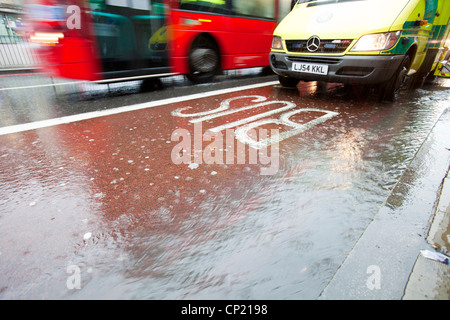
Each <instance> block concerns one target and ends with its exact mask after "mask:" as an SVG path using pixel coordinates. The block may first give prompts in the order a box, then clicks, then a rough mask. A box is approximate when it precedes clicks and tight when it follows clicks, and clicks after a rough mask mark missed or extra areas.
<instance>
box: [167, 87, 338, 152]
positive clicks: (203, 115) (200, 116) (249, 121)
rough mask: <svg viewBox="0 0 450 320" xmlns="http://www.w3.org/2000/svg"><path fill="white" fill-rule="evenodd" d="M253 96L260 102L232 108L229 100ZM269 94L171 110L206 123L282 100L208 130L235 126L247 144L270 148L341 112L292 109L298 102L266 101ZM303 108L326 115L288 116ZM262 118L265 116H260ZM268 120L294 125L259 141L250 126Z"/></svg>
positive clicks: (214, 130)
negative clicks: (199, 108)
mask: <svg viewBox="0 0 450 320" xmlns="http://www.w3.org/2000/svg"><path fill="white" fill-rule="evenodd" d="M250 98H252V100H251V102H259V103H257V104H253V105H246V106H244V107H240V108H236V109H230V103H231V102H232V101H235V100H242V99H250ZM266 100H267V98H266V97H263V96H257V95H254V96H240V97H234V98H230V99H226V100H223V101H222V102H221V103H220V106H219V107H218V108H216V109H213V110H209V111H202V112H197V113H189V114H188V113H183V111H185V110H188V109H191V107H185V108H180V109H176V110H174V111H172V115H173V116H174V117H182V118H188V117H191V118H194V119H191V120H189V122H190V123H194V124H198V123H200V124H201V123H203V121H209V120H212V119H216V118H221V117H225V116H227V115H230V114H233V113H238V112H241V111H246V110H250V109H254V108H259V107H263V106H267V105H273V104H283V105H284V106H283V107H280V108H277V109H272V110H270V111H266V112H262V113H259V114H256V115H253V116H249V117H246V118H242V119H239V120H236V121H233V122H230V123H226V124H223V125H220V126H217V127H214V128H209V129H208V131H210V132H213V133H219V132H221V131H223V130H227V129H231V128H236V129H235V136H236V139H237V140H239V141H241V142H242V143H244V144H247V145H249V146H251V147H252V148H254V149H263V148H267V147H268V146H270V145H272V144H278V143H279V142H280V141H282V140H285V139H288V138H290V137H292V136H295V135H298V134H300V133H302V132H304V131H306V130H309V129H311V128H313V127H315V126H316V125H318V124H321V123H323V122H325V121H327V120H329V119H331V118H333V117H335V116H337V115H338V114H339V113H338V112H334V111H328V110H322V109H316V108H302V109H299V110H291V109H294V108H295V107H297V105H296V104H295V103H292V102H288V101H280V100H272V101H266ZM281 112H283V113H282V114H281V115H279V116H278V118H276V119H274V118H271V119H263V118H266V117H268V116H272V115H275V114H277V113H281ZM301 112H317V113H324V115H322V116H320V117H318V118H315V119H313V120H310V121H308V122H307V123H304V124H300V123H296V122H293V121H291V120H290V119H289V118H290V117H291V116H293V115H295V114H298V113H301ZM261 119H262V120H261ZM266 124H276V125H285V126H288V127H292V129H291V130H288V131H285V132H283V133H281V134H280V133H277V134H276V135H274V136H272V137H270V138H267V139H262V140H260V141H255V140H253V139H252V138H250V137H249V136H248V134H247V133H248V131H250V130H251V129H254V128H257V127H260V126H263V125H266Z"/></svg>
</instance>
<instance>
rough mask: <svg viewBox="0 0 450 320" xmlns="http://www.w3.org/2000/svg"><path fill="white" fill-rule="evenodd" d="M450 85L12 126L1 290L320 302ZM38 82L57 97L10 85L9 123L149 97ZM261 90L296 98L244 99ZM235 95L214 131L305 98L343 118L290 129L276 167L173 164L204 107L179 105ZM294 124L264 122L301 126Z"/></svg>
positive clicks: (4, 152) (3, 193)
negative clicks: (70, 90) (394, 97)
mask: <svg viewBox="0 0 450 320" xmlns="http://www.w3.org/2000/svg"><path fill="white" fill-rule="evenodd" d="M271 80H273V79H271ZM233 85H234V84H233ZM449 87H450V82H448V81H447V82H445V81H443V82H441V83H440V84H439V85H437V86H435V87H431V88H424V89H419V90H416V91H415V92H413V93H408V94H405V95H404V96H402V97H400V99H399V101H397V102H395V103H392V104H386V103H377V102H374V101H372V100H371V99H359V98H358V97H357V96H353V95H350V96H349V94H348V93H346V92H345V90H343V88H342V87H339V86H338V87H336V88H334V87H333V86H332V85H330V87H329V88H328V89H327V90H326V91H325V92H323V93H320V90H318V89H317V86H316V85H315V83H314V84H313V83H308V84H301V85H300V87H299V88H298V90H287V89H283V88H281V87H280V86H279V85H273V84H270V85H265V86H261V87H255V88H253V89H247V90H241V91H237V90H236V91H233V92H230V93H223V94H217V95H214V96H210V97H208V96H207V94H206V93H205V97H204V98H196V99H192V100H189V101H180V102H175V103H170V104H167V105H163V106H160V107H152V108H144V109H140V110H135V111H132V112H126V113H120V114H111V115H108V116H102V117H97V118H92V119H86V120H83V121H77V122H72V123H68V124H61V125H57V126H49V127H45V128H41V129H37V130H29V131H25V132H20V133H11V134H5V135H2V136H0V159H1V162H0V179H1V181H2V183H1V185H0V234H1V235H2V236H1V239H2V241H1V244H0V271H1V273H0V274H1V276H0V280H1V281H0V284H1V287H0V298H3V299H9V298H63V299H72V298H73V299H78V298H83V299H98V298H113V299H135V298H138V299H315V298H317V297H318V296H319V295H320V293H321V291H322V290H323V289H324V287H325V286H326V285H327V283H328V281H329V280H330V278H331V277H332V276H333V274H334V273H335V272H336V270H337V269H338V268H339V266H340V264H341V263H342V262H343V260H344V259H345V257H346V254H347V253H348V252H349V251H350V250H351V248H352V247H353V246H354V244H355V242H356V241H357V240H358V238H359V237H360V235H361V234H362V233H363V231H364V230H365V228H366V227H367V225H368V224H369V222H370V221H371V219H372V218H373V217H374V215H375V214H376V213H377V211H378V209H379V207H380V206H381V205H382V204H383V202H384V200H385V199H386V197H387V196H388V195H389V192H390V190H392V188H393V186H394V185H395V184H396V182H397V181H398V179H399V177H400V176H401V174H402V173H403V172H404V170H405V168H406V167H407V166H408V163H409V162H410V161H411V159H412V158H413V157H414V154H415V153H416V152H417V150H418V149H419V147H420V145H421V143H422V142H423V141H424V139H425V138H426V137H427V135H428V133H429V131H430V129H431V128H432V127H433V125H434V123H435V121H436V120H437V119H438V117H439V116H440V115H441V113H442V111H443V110H444V109H445V108H446V107H448V99H449V94H450V91H449ZM36 90H41V91H39V92H45V94H42V95H40V97H41V100H38V101H34V100H33V102H32V101H26V102H22V108H25V107H27V108H29V112H28V113H27V112H22V111H23V110H22V111H21V110H16V111H14V110H12V109H11V106H12V104H11V103H10V102H11V99H19V98H18V96H17V95H18V94H19V93H18V92H16V93H11V92H9V91H2V92H0V96H1V112H2V119H3V120H2V126H3V127H6V126H8V125H12V124H17V123H23V122H31V121H39V120H43V119H49V118H53V117H63V116H67V115H71V114H76V113H77V112H80V110H78V111H75V109H76V108H78V107H79V106H80V107H81V109H83V108H86V106H87V103H90V104H96V105H97V104H98V106H99V108H102V109H107V108H106V107H105V108H103V105H108V107H109V108H114V107H119V106H125V105H134V104H137V103H142V102H144V100H146V99H148V98H149V94H139V93H138V92H135V93H134V94H132V95H118V96H116V97H114V96H113V97H109V98H107V99H99V100H94V99H84V100H83V99H82V98H80V99H79V100H78V101H77V100H76V99H72V98H71V99H65V100H64V101H59V102H58V99H52V98H49V96H50V95H51V92H48V91H46V90H53V88H47V89H45V90H44V89H42V88H41V89H36ZM42 90H44V91H42ZM171 90H172V89H171ZM173 90H174V91H170V93H172V92H175V89H173ZM179 90H183V88H179ZM191 90H192V89H191ZM163 91H164V90H163ZM187 91H189V89H188V90H187ZM22 94H23V92H22ZM164 94H165V93H163V92H161V93H155V98H153V99H154V100H155V101H156V100H160V99H164V98H165V97H163V96H159V95H164ZM14 95H16V96H14ZM37 96H39V95H37ZM242 97H244V98H242ZM245 97H247V98H245ZM249 97H253V98H249ZM255 97H263V98H264V99H265V100H264V101H278V102H279V101H281V102H283V103H284V104H283V103H279V104H277V105H269V104H266V105H264V106H261V107H258V108H246V107H247V106H249V105H251V104H257V103H258V101H256V102H255V101H252V100H251V99H256V98H255ZM235 98H236V99H235ZM238 98H239V99H238ZM30 99H34V95H33V98H32V97H30ZM227 99H233V100H232V102H231V103H230V104H229V109H226V110H225V109H220V110H218V112H225V111H227V112H226V113H224V114H223V115H222V116H221V117H216V118H209V119H206V120H204V121H202V122H201V123H202V129H201V130H202V132H201V133H202V134H203V133H204V132H206V131H207V130H208V129H211V128H217V127H220V126H226V124H229V123H236V122H237V121H241V120H242V119H249V118H250V117H253V118H251V119H252V121H256V120H261V119H278V118H277V117H279V115H281V114H282V113H283V112H287V111H295V110H300V109H304V108H308V109H312V110H316V109H319V110H322V111H323V110H325V111H327V112H332V113H333V115H335V116H333V117H330V118H329V119H326V121H323V122H321V123H318V124H317V125H314V126H311V127H308V129H307V130H304V131H300V132H298V133H296V134H295V135H293V136H290V137H289V138H287V139H285V140H282V141H281V142H280V144H279V159H277V161H278V168H277V171H276V173H275V174H271V175H262V174H261V170H260V169H261V166H263V165H262V164H261V163H260V162H254V163H250V162H249V158H246V160H245V161H241V163H238V161H237V157H238V155H237V154H233V155H232V156H233V159H234V160H233V161H229V162H226V161H223V163H217V162H215V163H211V162H210V163H208V162H207V161H203V163H200V164H199V165H192V164H188V163H183V162H182V163H179V164H175V163H174V161H173V150H174V148H175V147H176V146H177V144H179V140H178V141H177V140H175V139H173V133H174V131H176V130H180V129H183V130H185V131H182V132H189V133H190V134H191V135H192V137H193V136H194V130H195V124H194V123H193V122H192V121H191V120H192V119H193V118H194V117H180V116H176V114H177V113H176V110H184V111H183V112H184V113H185V114H197V116H198V117H199V116H205V115H207V114H211V110H214V109H217V108H220V106H221V103H222V102H223V101H226V100H227ZM15 101H17V100H15ZM262 101H263V99H262V98H261V99H260V100H259V102H262ZM32 103H35V104H36V109H34V110H35V111H36V114H33V108H31V105H32ZM116 104H117V105H116ZM60 106H69V107H70V110H69V111H67V110H64V109H62V108H61V107H60ZM283 106H284V107H286V106H288V107H289V108H288V109H286V110H284V109H283V110H281V109H280V112H278V113H273V112H272V111H273V110H274V108H282V107H283ZM187 107H190V108H189V109H186V108H187ZM230 110H231V111H232V112H230ZM237 110H238V111H237ZM91 111H92V110H91ZM174 112H175V116H174ZM179 112H181V111H179ZM314 112H316V113H314ZM314 112H312V111H311V112H296V113H295V112H292V114H290V118H289V120H290V121H291V122H292V123H295V124H307V123H308V122H311V121H313V120H314V119H317V118H318V117H320V116H321V115H322V114H317V111H314ZM262 113H267V114H265V116H264V117H260V115H261V114H262ZM4 115H8V116H9V119H10V124H9V123H8V120H7V119H8V118H7V117H6V116H4ZM15 115H20V117H22V118H23V121H22V122H21V120H20V117H17V118H15V117H14V116H15ZM178 115H179V114H178ZM13 118H15V119H13ZM25 118H26V119H25ZM292 123H287V122H274V121H272V122H271V123H266V124H264V127H265V128H268V129H272V128H276V129H277V130H280V131H281V132H288V131H289V130H291V129H292V125H293V124H292ZM287 124H290V125H291V127H289V126H288V125H287ZM241 125H242V124H239V126H241ZM236 126H237V125H235V126H233V127H234V128H236ZM221 132H225V131H221ZM225 141H226V140H224V145H223V150H222V149H220V148H219V149H217V150H221V151H224V154H222V156H223V157H225V156H226V151H227V150H229V149H228V148H230V146H229V145H226V144H225ZM228 142H229V141H228ZM208 143H209V142H208ZM239 143H240V142H239V141H236V140H233V145H234V147H235V148H236V149H234V150H237V148H238V146H239ZM206 144H207V143H205V142H204V145H202V149H201V150H203V151H204V150H205V149H204V147H205V145H206ZM245 148H246V149H245V151H244V152H246V154H247V155H249V152H250V149H249V148H248V146H247V147H245ZM193 149H195V148H194V147H193ZM217 150H216V152H217ZM191 151H192V150H191ZM203 156H204V154H203ZM78 276H79V277H78Z"/></svg>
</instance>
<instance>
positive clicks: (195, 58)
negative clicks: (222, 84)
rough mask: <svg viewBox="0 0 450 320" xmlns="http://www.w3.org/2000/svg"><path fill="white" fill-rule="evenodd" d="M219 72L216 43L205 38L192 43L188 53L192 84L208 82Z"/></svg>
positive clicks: (202, 37)
mask: <svg viewBox="0 0 450 320" xmlns="http://www.w3.org/2000/svg"><path fill="white" fill-rule="evenodd" d="M219 70H220V54H219V49H218V47H217V45H216V43H215V42H214V41H213V40H211V39H210V38H208V37H206V36H200V37H198V38H197V39H195V41H194V42H193V44H192V46H191V49H190V51H189V74H187V78H188V79H189V80H191V81H192V82H194V83H204V82H209V81H211V80H212V79H214V76H215V75H216V74H218V73H219Z"/></svg>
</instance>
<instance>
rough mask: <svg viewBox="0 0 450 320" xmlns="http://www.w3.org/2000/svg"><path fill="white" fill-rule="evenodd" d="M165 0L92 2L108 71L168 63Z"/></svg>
mask: <svg viewBox="0 0 450 320" xmlns="http://www.w3.org/2000/svg"><path fill="white" fill-rule="evenodd" d="M162 2H163V0H159V1H152V2H150V0H132V1H127V0H106V1H104V2H103V1H99V0H96V1H95V2H94V3H93V4H91V8H96V9H95V10H94V11H92V17H93V22H94V28H95V34H96V37H97V47H98V51H99V54H100V59H101V61H102V67H103V71H104V72H113V71H124V70H133V69H142V68H152V67H162V66H167V65H168V58H167V39H166V37H165V24H164V14H163V10H162V9H163V3H162Z"/></svg>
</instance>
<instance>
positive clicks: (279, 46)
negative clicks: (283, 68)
mask: <svg viewBox="0 0 450 320" xmlns="http://www.w3.org/2000/svg"><path fill="white" fill-rule="evenodd" d="M272 49H274V50H284V47H283V40H281V37H278V36H274V37H273V39H272Z"/></svg>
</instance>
